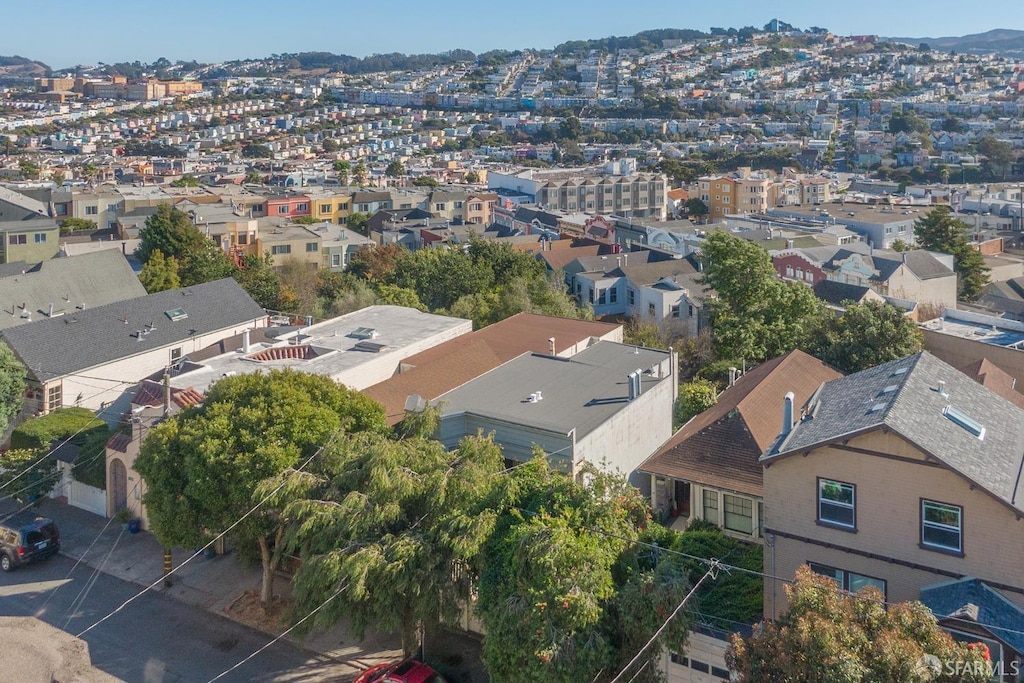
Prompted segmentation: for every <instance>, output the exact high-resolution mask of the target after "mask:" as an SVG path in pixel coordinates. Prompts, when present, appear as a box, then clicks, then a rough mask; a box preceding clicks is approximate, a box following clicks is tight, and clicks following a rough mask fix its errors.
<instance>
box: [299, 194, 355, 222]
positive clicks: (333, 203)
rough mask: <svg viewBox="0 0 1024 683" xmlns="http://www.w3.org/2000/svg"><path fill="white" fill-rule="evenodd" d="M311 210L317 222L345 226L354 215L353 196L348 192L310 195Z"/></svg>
mask: <svg viewBox="0 0 1024 683" xmlns="http://www.w3.org/2000/svg"><path fill="white" fill-rule="evenodd" d="M309 209H310V215H311V216H312V217H313V218H315V219H316V220H317V221H322V222H324V223H334V224H335V225H345V224H346V223H348V217H349V215H350V214H351V213H352V195H351V194H349V193H348V192H323V193H317V194H310V195H309Z"/></svg>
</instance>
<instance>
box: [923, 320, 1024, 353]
mask: <svg viewBox="0 0 1024 683" xmlns="http://www.w3.org/2000/svg"><path fill="white" fill-rule="evenodd" d="M958 313H959V314H960V315H965V316H966V315H970V314H968V313H967V312H966V311H958ZM971 317H975V318H978V320H968V319H964V318H962V317H959V316H958V317H956V318H952V317H942V318H935V319H934V320H929V321H928V322H926V323H923V324H922V325H921V327H922V328H924V329H926V330H931V331H932V332H938V333H940V334H948V335H950V336H953V337H960V338H962V339H970V340H972V341H976V342H981V343H982V344H991V345H993V346H1003V347H1007V348H1015V349H1018V350H1021V351H1024V324H1021V323H1016V324H1014V321H1009V320H1000V319H999V318H991V316H983V315H973V316H971ZM983 318H991V320H993V321H996V322H992V323H991V324H989V323H988V322H987V321H984V320H981V319H983ZM1017 326H1020V328H1021V329H1015V328H1016V327H1017Z"/></svg>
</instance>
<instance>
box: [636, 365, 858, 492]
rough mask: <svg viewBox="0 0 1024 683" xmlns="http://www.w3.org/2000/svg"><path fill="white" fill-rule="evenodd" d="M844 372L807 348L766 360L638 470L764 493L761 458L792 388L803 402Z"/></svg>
mask: <svg viewBox="0 0 1024 683" xmlns="http://www.w3.org/2000/svg"><path fill="white" fill-rule="evenodd" d="M841 376H842V375H841V373H840V372H838V371H837V370H835V369H833V368H830V367H829V366H827V365H825V364H824V363H822V362H821V361H820V360H818V359H817V358H814V357H813V356H809V355H808V354H806V353H804V352H803V351H790V352H789V353H787V354H786V355H784V356H779V357H778V358H773V359H772V360H770V361H767V362H765V363H762V364H761V365H759V366H757V367H756V368H754V369H753V370H750V371H748V372H747V373H746V374H745V375H743V376H742V377H740V378H739V379H737V380H736V383H735V384H734V385H733V386H731V387H729V388H727V389H726V390H725V391H723V392H722V393H721V394H720V395H719V397H718V402H717V403H716V404H715V405H714V406H712V407H711V408H709V409H708V410H705V411H704V412H703V413H701V414H699V415H697V416H695V417H694V418H693V419H692V420H690V421H689V422H687V423H686V424H685V425H683V427H682V428H681V429H680V430H679V431H678V432H676V433H675V434H674V435H673V436H672V438H671V439H669V440H668V442H666V443H665V445H664V446H662V447H661V448H660V449H658V452H657V453H655V454H654V455H652V456H651V457H650V458H648V459H647V461H646V462H644V463H643V464H642V465H640V467H639V468H638V469H640V470H642V471H644V472H651V473H654V474H659V475H662V476H666V477H672V478H674V479H683V480H687V481H695V482H698V483H702V484H707V485H709V486H715V487H718V488H723V489H728V490H732V491H738V492H740V493H746V494H749V495H753V496H760V495H762V476H763V471H764V470H763V467H762V466H761V463H760V462H758V458H759V457H760V455H761V453H763V452H764V451H766V450H768V449H769V448H770V447H771V445H772V443H774V441H775V439H776V437H777V436H778V435H779V432H780V431H781V429H782V406H783V400H784V398H785V396H786V393H787V392H790V391H792V392H793V393H794V395H795V396H796V404H797V405H800V404H801V403H803V402H804V401H806V400H807V399H808V398H810V396H811V394H813V393H814V392H815V391H816V390H817V389H818V387H819V386H821V384H822V382H826V381H829V380H832V379H835V378H837V377H841Z"/></svg>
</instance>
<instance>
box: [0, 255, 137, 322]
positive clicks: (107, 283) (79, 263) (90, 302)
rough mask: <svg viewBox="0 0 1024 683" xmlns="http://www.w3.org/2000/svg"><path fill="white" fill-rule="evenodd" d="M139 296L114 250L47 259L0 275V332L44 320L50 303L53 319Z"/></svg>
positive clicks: (122, 259)
mask: <svg viewBox="0 0 1024 683" xmlns="http://www.w3.org/2000/svg"><path fill="white" fill-rule="evenodd" d="M23 265H26V264H23ZM140 296H146V288H145V287H143V286H142V283H141V282H139V278H138V277H137V276H136V275H135V272H134V271H132V267H131V266H130V265H129V264H128V261H127V260H126V259H125V257H124V256H123V255H122V254H121V251H120V250H119V249H104V250H101V251H95V252H91V253H87V254H82V255H80V256H68V257H66V258H56V259H50V260H49V261H43V262H42V263H40V264H39V265H37V266H35V267H34V268H32V269H30V270H28V271H27V272H23V271H21V270H19V271H18V272H17V273H16V274H13V275H9V276H8V275H2V276H0V330H3V329H7V328H9V327H15V326H17V325H23V324H26V323H29V322H33V321H35V322H38V321H40V320H43V319H45V318H46V317H47V316H48V314H49V312H50V304H53V313H54V315H58V316H59V315H68V314H74V313H78V312H79V310H80V308H79V307H80V306H84V307H85V308H95V307H99V306H104V305H106V304H110V303H114V302H115V301H124V300H126V299H135V298H137V297H140ZM23 306H24V307H23ZM22 316H25V317H22Z"/></svg>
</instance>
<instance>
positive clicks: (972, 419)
mask: <svg viewBox="0 0 1024 683" xmlns="http://www.w3.org/2000/svg"><path fill="white" fill-rule="evenodd" d="M778 414H779V415H780V416H783V426H784V428H785V429H784V432H783V434H781V435H780V437H779V439H778V441H777V442H776V444H774V445H773V446H772V447H771V448H770V449H769V450H768V451H767V452H766V453H765V454H764V455H763V456H762V457H761V463H762V464H763V466H764V501H765V520H764V525H765V573H766V574H768V575H774V576H775V577H778V579H777V580H775V581H772V580H767V583H766V585H765V598H764V600H765V605H764V611H765V615H766V616H771V615H778V614H780V613H782V612H784V611H785V609H786V604H785V593H784V591H783V590H782V586H781V585H780V581H782V580H786V579H791V578H792V577H793V574H794V572H795V570H796V568H797V567H798V566H800V565H802V564H808V565H810V566H811V568H812V569H814V570H815V571H818V572H820V573H823V574H826V575H829V576H832V577H833V578H834V579H835V580H836V581H837V582H838V583H839V584H840V585H841V586H842V587H843V588H844V589H846V590H849V591H851V592H855V591H857V590H859V589H860V588H863V587H865V586H875V587H877V588H879V589H880V590H881V591H882V592H883V593H884V595H885V598H886V600H889V601H894V602H899V601H905V600H922V601H923V602H924V603H925V604H926V605H928V606H929V607H930V608H931V609H932V610H933V611H934V612H936V615H937V616H938V617H939V619H940V622H941V623H942V624H943V626H944V627H946V628H947V629H948V630H950V631H951V632H953V634H954V636H956V637H959V638H964V639H966V640H970V641H977V640H982V642H985V643H986V644H987V645H988V646H989V648H990V650H991V651H992V655H993V661H1000V660H1002V661H1003V662H1004V665H1005V666H1006V667H1007V668H1009V667H1011V666H1013V665H1014V664H1015V663H1018V662H1020V657H1021V653H1022V652H1024V628H1022V627H1024V571H1022V567H1024V542H1022V541H1024V477H1022V472H1024V410H1022V409H1021V408H1019V407H1018V406H1016V405H1014V403H1012V402H1010V401H1008V400H1006V399H1005V398H1002V397H1001V396H999V395H997V394H996V393H994V392H993V391H991V390H990V389H988V388H987V387H985V386H984V385H983V384H980V383H978V382H976V381H975V380H974V379H973V378H971V377H968V376H967V375H965V374H963V373H961V372H960V371H959V370H956V369H955V368H953V367H952V366H950V365H947V364H946V363H944V362H942V361H941V360H939V359H938V358H936V357H934V356H932V355H931V354H929V353H927V352H922V353H918V354H916V355H913V356H909V357H907V358H902V359H900V360H896V361H892V362H890V363H885V364H883V365H880V366H877V367H875V368H871V369H869V370H865V371H862V372H858V373H855V374H852V375H849V376H847V377H843V378H840V379H836V380H833V381H831V382H827V383H825V384H824V385H822V387H821V388H820V389H819V390H818V391H816V392H814V395H813V396H812V397H811V399H810V400H809V401H808V402H807V403H806V404H804V406H803V408H800V406H799V404H797V405H794V404H793V403H792V402H790V403H788V405H787V404H786V403H785V402H782V403H780V404H779V406H778ZM1014 680H1016V679H1014Z"/></svg>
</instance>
